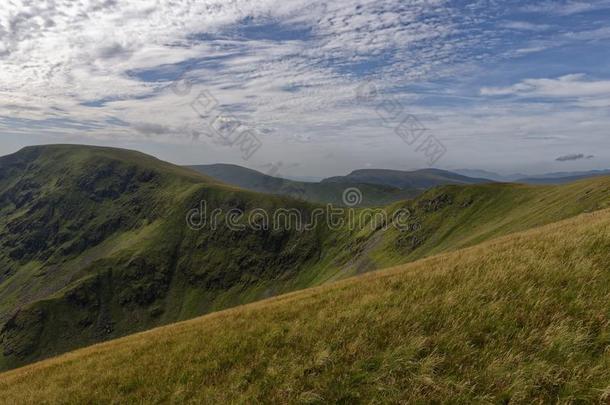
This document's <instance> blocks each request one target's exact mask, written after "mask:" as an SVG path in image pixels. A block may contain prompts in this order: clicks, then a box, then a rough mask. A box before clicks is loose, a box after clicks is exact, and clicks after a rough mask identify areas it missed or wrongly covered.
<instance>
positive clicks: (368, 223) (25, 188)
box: [0, 146, 610, 369]
mask: <svg viewBox="0 0 610 405" xmlns="http://www.w3.org/2000/svg"><path fill="white" fill-rule="evenodd" d="M41 151H42V153H41ZM609 189H610V177H608V178H606V177H604V178H597V179H594V180H584V181H581V182H577V183H574V184H571V185H568V186H526V185H513V184H476V185H449V186H441V187H436V188H433V189H430V190H427V191H425V192H424V193H423V194H421V195H420V196H418V197H417V198H416V199H413V200H404V201H399V202H396V203H394V204H392V205H390V206H388V207H385V208H382V210H383V211H384V212H387V214H388V216H387V217H388V218H392V213H393V212H396V211H397V210H401V209H402V210H408V212H410V213H411V214H412V215H411V216H410V217H409V218H407V222H406V223H404V224H403V225H404V226H403V227H402V228H401V229H396V228H395V227H389V228H387V229H385V228H383V227H379V226H372V225H373V221H372V219H371V217H369V219H366V220H364V222H362V223H361V224H360V226H359V227H356V228H354V229H350V228H349V227H347V226H344V227H340V228H338V229H331V228H330V227H328V226H327V225H326V224H324V223H320V224H318V225H317V226H316V227H314V229H312V230H310V231H307V232H303V231H299V230H298V229H292V228H287V229H284V228H280V229H277V230H273V229H269V230H265V229H251V228H248V227H246V228H245V229H244V230H243V231H241V232H235V231H232V230H231V229H228V228H224V227H221V228H219V229H215V230H212V229H208V228H205V229H201V230H194V229H189V227H188V226H187V223H186V221H185V219H186V215H187V213H188V212H190V211H191V210H192V209H193V208H195V207H199V205H200V203H201V201H206V202H207V204H208V206H209V207H210V209H221V211H222V212H223V213H224V214H223V215H225V217H226V215H227V214H228V213H229V212H230V211H231V210H233V209H235V208H239V209H241V210H243V211H244V212H245V213H251V212H253V211H255V210H257V209H262V210H264V211H265V212H274V210H277V209H293V210H297V211H298V212H300V213H301V214H302V215H303V216H304V217H305V218H307V217H308V216H310V215H312V212H313V211H314V210H315V209H317V208H321V206H320V205H316V204H313V203H308V202H305V201H301V200H297V199H292V198H288V197H283V196H276V195H265V194H260V193H256V192H252V191H247V190H243V189H240V188H237V187H234V186H229V185H225V184H222V183H219V182H218V181H216V180H212V179H210V178H209V177H204V176H202V175H200V174H198V173H196V172H194V171H192V170H190V169H186V168H181V167H177V166H175V165H172V164H169V163H166V162H162V161H159V160H157V159H154V158H151V157H148V156H147V155H143V154H134V153H129V152H125V151H118V152H117V151H116V150H112V149H107V148H92V147H84V146H61V147H57V146H55V147H42V148H39V149H34V152H32V150H25V151H22V152H21V153H20V154H18V155H16V156H15V155H11V156H10V157H6V158H0V200H2V201H4V202H5V204H4V205H3V206H2V209H1V210H0V213H2V215H0V262H1V263H2V264H3V273H2V274H0V369H7V368H13V367H17V366H20V365H23V364H27V363H30V362H32V361H36V360H39V359H42V358H46V357H49V356H52V355H56V354H60V353H62V352H66V351H69V350H73V349H75V348H78V347H82V346H86V345H89V344H92V343H96V342H100V341H104V340H108V339H111V338H116V337H120V336H124V335H126V334H129V333H134V332H137V331H140V330H145V329H149V328H151V327H154V326H159V325H164V324H168V323H172V322H175V321H179V320H184V319H189V318H192V317H195V316H198V315H201V314H204V313H209V312H213V311H217V310H220V309H224V308H228V307H232V306H235V305H239V304H243V303H247V302H252V301H255V300H258V299H261V298H265V297H269V296H273V295H277V294H281V293H285V292H289V291H294V290H299V289H302V288H306V287H311V286H316V285H320V284H324V283H326V282H329V281H333V280H338V279H341V278H345V277H349V276H352V275H356V274H360V273H362V272H368V271H372V270H375V269H379V268H383V267H387V266H390V265H396V264H400V263H405V262H410V261H414V260H418V259H421V258H424V257H428V256H431V255H434V254H438V253H442V252H448V251H452V250H455V249H459V248H463V247H467V246H472V245H474V244H478V243H481V242H483V241H486V240H489V239H491V238H495V237H499V236H503V235H506V234H508V233H513V232H519V231H523V230H526V229H529V228H532V227H535V226H540V225H544V224H548V223H551V222H554V221H557V220H561V219H565V218H569V217H571V216H574V215H578V214H580V213H582V212H587V211H592V210H597V209H602V208H604V207H607V206H608V204H609V203H610V193H609V192H608V190H609ZM355 212H356V213H361V212H365V213H366V208H356V209H355ZM225 217H221V219H225Z"/></svg>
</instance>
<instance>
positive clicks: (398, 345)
mask: <svg viewBox="0 0 610 405" xmlns="http://www.w3.org/2000/svg"><path fill="white" fill-rule="evenodd" d="M609 297H610V210H604V211H600V212H596V213H592V214H584V215H581V216H578V217H576V218H573V219H569V220H565V221H562V222H559V223H555V224H551V225H547V226H544V227H541V228H537V229H533V230H530V231H527V232H523V233H517V234H514V235H510V236H507V237H503V238H499V239H496V240H493V241H490V242H486V243H483V244H480V245H477V246H475V247H471V248H467V249H463V250H459V251H456V252H453V253H449V254H443V255H438V256H435V257H431V258H428V259H425V260H421V261H417V262H415V263H411V264H408V265H405V266H400V267H397V268H393V269H389V270H387V271H382V272H377V273H372V274H368V275H365V276H362V277H357V278H353V279H349V280H345V281H342V282H339V283H336V284H329V285H326V286H322V287H318V288H315V289H311V290H306V291H302V292H298V293H293V294H289V295H286V296H281V297H278V298H275V299H270V300H267V301H264V302H260V303H255V304H251V305H247V306H243V307H239V308H235V309H232V310H227V311H223V312H219V313H216V314H211V315H208V316H205V317H202V318H199V319H195V320H192V321H188V322H183V323H179V324H176V325H172V326H167V327H163V328H159V329H155V330H152V331H149V332H145V333H141V334H137V335H134V336H130V337H127V338H123V339H120V340H116V341H112V342H108V343H105V344H100V345H96V346H93V347H91V348H87V349H84V350H80V351H77V352H74V353H70V354H67V355H64V356H61V357H58V358H55V359H51V360H48V361H44V362H41V363H38V364H34V365H31V366H28V367H25V368H22V369H19V370H15V371H11V372H7V373H4V374H0V402H3V403H24V402H27V403H43V402H52V403H74V402H112V401H117V400H119V399H120V401H121V403H142V402H166V401H167V402H169V401H172V402H186V403H229V402H234V403H239V402H275V403H297V402H298V403H302V402H308V403H329V402H343V403H360V402H362V403H369V402H371V401H373V402H420V403H430V402H458V403H473V402H474V403H497V402H506V403H508V402H511V403H512V402H515V403H540V402H544V403H548V402H556V401H562V402H598V401H599V402H607V401H608V400H609V399H610V350H609V349H610V300H609Z"/></svg>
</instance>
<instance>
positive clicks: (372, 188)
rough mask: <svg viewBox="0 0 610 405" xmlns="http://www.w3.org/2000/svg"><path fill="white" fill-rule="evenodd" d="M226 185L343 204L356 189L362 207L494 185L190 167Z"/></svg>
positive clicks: (448, 175)
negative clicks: (438, 190)
mask: <svg viewBox="0 0 610 405" xmlns="http://www.w3.org/2000/svg"><path fill="white" fill-rule="evenodd" d="M188 167H189V168H191V169H194V170H196V171H198V172H199V173H202V174H205V175H206V176H209V177H212V178H214V179H216V180H218V181H221V182H223V183H227V184H231V185H234V186H237V187H240V188H244V189H246V190H251V191H257V192H260V193H266V194H277V195H285V196H291V197H295V198H300V199H303V200H306V201H310V202H315V203H332V204H338V205H341V204H342V203H343V201H342V195H343V191H344V190H346V189H348V188H350V187H355V188H358V189H359V190H360V192H361V193H362V203H361V204H360V205H362V206H376V205H386V204H389V203H392V202H396V201H400V200H404V199H407V198H414V197H416V196H418V195H420V194H421V193H423V192H424V191H425V190H427V189H429V188H432V187H436V186H444V185H452V184H454V185H458V184H462V185H466V184H481V183H490V182H491V180H487V179H477V178H470V177H467V176H463V175H459V174H456V173H452V172H448V171H445V170H438V169H424V170H416V171H412V172H405V171H399V170H381V169H366V170H356V171H354V172H352V173H350V174H348V175H347V176H336V177H330V178H327V179H323V180H322V181H320V182H304V181H294V180H288V179H284V178H279V177H273V176H269V175H267V174H264V173H261V172H258V171H256V170H252V169H248V168H245V167H242V166H237V165H230V164H213V165H197V166H188Z"/></svg>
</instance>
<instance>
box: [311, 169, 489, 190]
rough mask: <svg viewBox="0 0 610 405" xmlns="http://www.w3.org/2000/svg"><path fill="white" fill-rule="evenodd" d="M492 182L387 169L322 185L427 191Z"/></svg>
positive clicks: (356, 173) (442, 173) (366, 171)
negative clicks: (356, 184)
mask: <svg viewBox="0 0 610 405" xmlns="http://www.w3.org/2000/svg"><path fill="white" fill-rule="evenodd" d="M490 182H491V180H487V179H481V178H471V177H466V176H462V175H460V174H456V173H452V172H448V171H445V170H439V169H423V170H415V171H411V172H406V171H401V170H385V169H363V170H356V171H353V172H351V173H350V174H348V175H347V176H336V177H329V178H327V179H324V180H322V183H368V184H378V185H384V186H390V187H397V188H400V189H420V190H425V189H429V188H431V187H436V186H442V185H447V184H480V183H490Z"/></svg>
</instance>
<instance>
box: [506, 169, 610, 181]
mask: <svg viewBox="0 0 610 405" xmlns="http://www.w3.org/2000/svg"><path fill="white" fill-rule="evenodd" d="M608 175H610V170H592V171H588V172H558V173H547V174H544V175H540V176H532V177H525V178H520V179H517V180H516V181H517V182H518V183H527V184H566V183H571V182H574V181H577V180H583V179H588V178H591V177H599V176H608Z"/></svg>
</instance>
